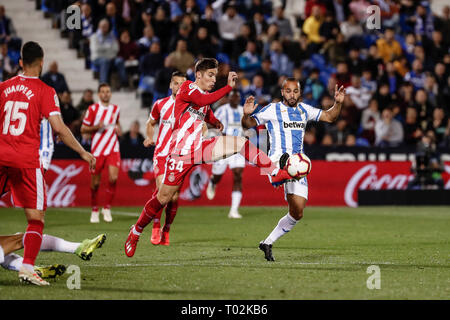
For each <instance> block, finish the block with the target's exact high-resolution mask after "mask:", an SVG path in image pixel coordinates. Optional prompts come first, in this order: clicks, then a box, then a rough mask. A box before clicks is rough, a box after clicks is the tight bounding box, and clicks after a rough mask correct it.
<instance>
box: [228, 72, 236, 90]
mask: <svg viewBox="0 0 450 320" xmlns="http://www.w3.org/2000/svg"><path fill="white" fill-rule="evenodd" d="M237 79H238V75H237V73H236V72H234V71H231V72H229V73H228V85H229V86H230V87H232V88H235V87H236V81H237Z"/></svg>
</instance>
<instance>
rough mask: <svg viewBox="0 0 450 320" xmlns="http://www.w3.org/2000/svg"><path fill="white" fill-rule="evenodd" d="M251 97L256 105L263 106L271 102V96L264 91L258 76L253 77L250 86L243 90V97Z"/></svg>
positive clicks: (262, 81) (260, 77)
mask: <svg viewBox="0 0 450 320" xmlns="http://www.w3.org/2000/svg"><path fill="white" fill-rule="evenodd" d="M249 95H252V96H254V97H255V100H256V102H257V103H258V104H261V105H264V104H267V103H269V102H270V101H271V96H270V94H269V92H268V91H266V90H265V89H264V79H263V77H262V76H260V75H258V74H257V75H255V76H254V77H253V79H252V84H251V85H250V86H249V87H248V89H247V90H245V93H244V96H249Z"/></svg>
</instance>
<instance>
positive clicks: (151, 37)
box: [138, 26, 159, 54]
mask: <svg viewBox="0 0 450 320" xmlns="http://www.w3.org/2000/svg"><path fill="white" fill-rule="evenodd" d="M143 34H144V35H143V37H141V38H140V39H139V41H138V46H139V50H140V52H141V54H146V53H147V52H148V50H149V49H150V46H151V45H152V43H153V42H159V38H158V37H157V36H155V33H154V31H153V27H152V26H146V27H145V28H144V31H143Z"/></svg>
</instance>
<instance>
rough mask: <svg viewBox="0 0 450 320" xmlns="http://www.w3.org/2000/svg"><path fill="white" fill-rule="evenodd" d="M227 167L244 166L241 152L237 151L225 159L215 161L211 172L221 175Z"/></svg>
mask: <svg viewBox="0 0 450 320" xmlns="http://www.w3.org/2000/svg"><path fill="white" fill-rule="evenodd" d="M227 167H229V168H230V169H234V168H244V167H245V158H244V157H243V156H242V155H241V154H239V153H237V154H234V155H232V156H231V157H228V158H226V159H221V160H219V161H216V162H214V164H213V166H212V174H213V175H216V176H221V175H222V174H224V173H225V171H226V170H227Z"/></svg>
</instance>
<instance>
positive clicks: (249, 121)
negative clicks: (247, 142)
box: [241, 96, 258, 129]
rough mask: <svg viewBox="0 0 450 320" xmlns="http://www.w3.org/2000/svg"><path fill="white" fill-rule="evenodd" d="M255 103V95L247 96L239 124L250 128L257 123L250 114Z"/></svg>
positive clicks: (253, 109)
mask: <svg viewBox="0 0 450 320" xmlns="http://www.w3.org/2000/svg"><path fill="white" fill-rule="evenodd" d="M256 107H257V104H256V103H255V97H253V96H249V97H248V98H247V99H246V100H245V103H244V115H243V116H242V120H241V124H242V127H243V128H244V129H250V128H253V127H256V126H257V125H258V123H257V122H256V120H255V119H254V118H252V117H251V116H250V115H251V114H252V113H253V111H255V109H256Z"/></svg>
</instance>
